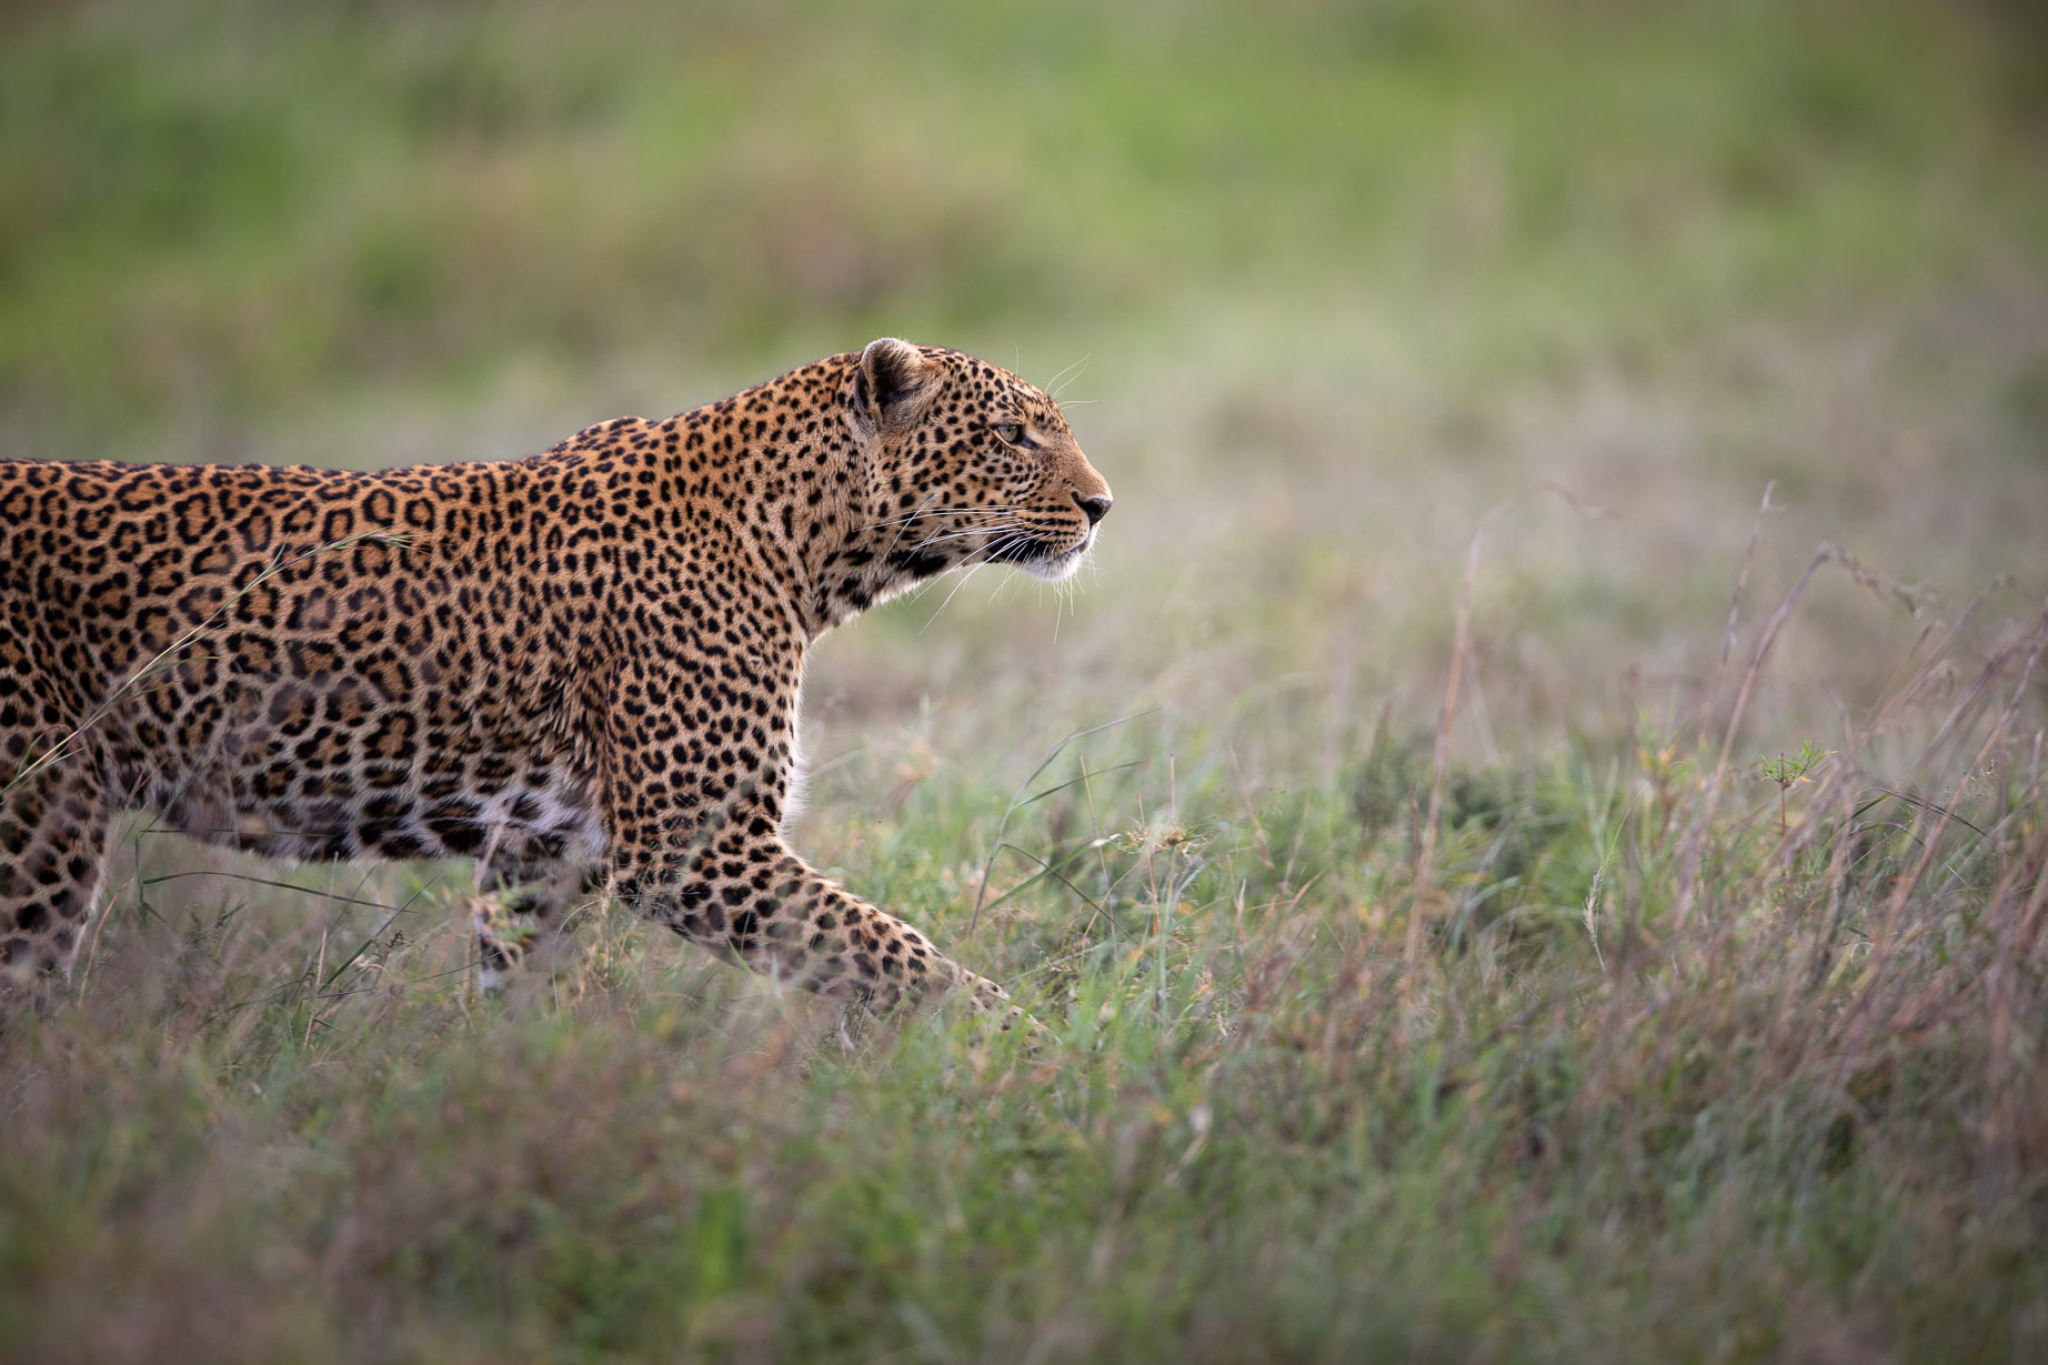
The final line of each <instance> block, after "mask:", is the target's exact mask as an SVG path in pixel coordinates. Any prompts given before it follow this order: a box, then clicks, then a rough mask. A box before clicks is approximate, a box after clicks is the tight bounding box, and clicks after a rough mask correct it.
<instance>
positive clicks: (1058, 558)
mask: <svg viewBox="0 0 2048 1365" xmlns="http://www.w3.org/2000/svg"><path fill="white" fill-rule="evenodd" d="M1094 544H1095V536H1094V533H1093V532H1091V533H1089V536H1088V539H1086V540H1084V541H1082V542H1081V543H1080V544H1079V545H1076V546H1075V547H1074V548H1073V549H1071V550H1068V551H1067V552H1066V553H1064V554H1057V555H1051V556H1049V557H1047V558H1045V559H1028V560H1025V561H1024V562H1023V563H1021V564H1018V565H1016V566H1015V567H1016V568H1019V569H1022V570H1023V571H1024V572H1025V573H1028V574H1030V575H1031V576H1032V577H1033V578H1042V579H1044V580H1045V581H1046V582H1048V583H1058V582H1060V581H1062V580H1063V579H1068V578H1072V577H1073V576H1074V574H1075V572H1076V571H1077V570H1079V569H1080V567H1081V561H1082V560H1084V559H1086V558H1087V557H1088V550H1089V547H1090V546H1092V545H1094Z"/></svg>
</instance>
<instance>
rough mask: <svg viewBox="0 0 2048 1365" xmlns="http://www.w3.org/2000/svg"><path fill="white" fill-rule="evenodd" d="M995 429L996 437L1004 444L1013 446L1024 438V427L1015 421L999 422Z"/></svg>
mask: <svg viewBox="0 0 2048 1365" xmlns="http://www.w3.org/2000/svg"><path fill="white" fill-rule="evenodd" d="M994 431H995V433H996V439H997V440H999V441H1001V442H1002V443H1003V444H1004V445H1012V446H1013V445H1016V444H1017V442H1019V441H1021V440H1023V439H1024V428H1023V427H1021V426H1019V425H1018V424H1017V423H1015V422H998V423H997V424H996V425H995V428H994Z"/></svg>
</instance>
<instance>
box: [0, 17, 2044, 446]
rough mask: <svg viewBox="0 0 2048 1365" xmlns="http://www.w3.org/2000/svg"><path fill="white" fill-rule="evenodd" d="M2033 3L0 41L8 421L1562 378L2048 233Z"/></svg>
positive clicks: (202, 27)
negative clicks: (1449, 316) (1396, 342)
mask: <svg viewBox="0 0 2048 1365" xmlns="http://www.w3.org/2000/svg"><path fill="white" fill-rule="evenodd" d="M2023 11H2024V7H2017V6H2016V7H2013V12H2014V13H2016V14H2017V13H2021V12H2023ZM1995 13H1996V12H1995V11H1992V10H1988V9H1987V10H1972V9H1966V8H1961V7H1952V6H1938V5H1930V4H1907V3H1898V2H1897V0H1883V2H1881V3H1873V4H1866V5H1856V6H1853V7H1849V6H1842V5H1838V4H1830V3H1825V0H1800V2H1799V3H1764V2H1763V0H1752V2H1738V3H1731V4H1721V5H1694V4H1683V3H1675V2H1674V3H1650V4H1627V5H1621V4H1605V3H1591V2H1589V0H1580V2H1577V3H1569V2H1566V0H1553V2H1552V3H1543V4H1489V3H1480V2H1479V0H1445V2H1444V3H1424V2H1423V0H1379V2H1378V3H1364V4H1339V3H1335V2H1334V0H1330V2H1328V3H1325V2H1324V0H1289V2H1288V3H1282V4H1273V5H1266V6H1261V7H1258V8H1257V9H1256V10H1253V9H1251V8H1247V7H1244V6H1237V5H1228V4H1222V3H1201V2H1200V0H1185V2H1176V3H1168V2H1165V0H1160V2H1157V3H1145V4H1134V5H1113V6H1104V5H1092V4H1083V3H1073V2H1071V0H1056V2H1055V3H1031V4H1023V3H1009V2H1007V0H1000V2H999V3H993V4H988V5H976V6H972V7H953V6H924V5H913V4H908V3H889V4H880V5H865V6H859V7H842V6H833V5H825V4H814V5H812V4H801V3H788V2H786V0H785V2H783V3H769V4H755V3H745V4H742V3H730V4H715V3H714V4H705V3H697V4H686V5H666V4H653V3H645V2H644V0H600V2H599V3H592V4H584V5H565V4H509V5H498V4H482V3H477V4H445V5H408V4H390V5H380V4H365V3H342V2H341V0H325V2H323V3H302V4H292V5H285V6H280V5H271V4H263V3H258V2H257V0H211V2H210V3H209V2H205V0H193V2H192V3H179V4H169V5H166V4H158V3H101V4H84V5H79V6H76V7H54V8H48V9H42V10H33V9H32V10H31V11H29V12H28V13H27V14H26V15H25V16H18V17H16V18H15V19H14V20H12V21H11V23H10V24H9V25H8V28H7V31H6V39H5V42H4V47H0V404H4V405H6V406H7V407H8V408H10V409H12V410H13V412H14V413H15V414H16V416H17V417H23V416H26V417H30V418H34V419H36V426H37V427H38V428H39V430H38V431H37V434H38V435H40V436H43V437H45V438H46V439H49V440H51V441H52V442H54V448H52V449H50V450H46V451H39V452H36V453H45V454H66V453H71V449H72V446H71V442H72V441H73V440H75V439H77V438H78V437H81V436H84V435H89V434H93V433H95V432H103V431H104V430H105V429H106V428H107V425H108V424H112V423H120V422H128V421H133V420H136V419H147V418H149V417H151V416H153V415H161V414H162V413H163V412H164V411H166V410H188V411H196V412H200V413H214V414H234V413H237V412H241V411H246V410H257V411H262V410H276V409H279V408H283V407H289V406H290V405H293V404H301V403H304V402H305V401H306V400H307V399H308V398H309V397H311V396H313V395H316V394H320V393H323V392H328V391H333V390H335V389H336V388H338V387H342V386H346V385H350V384H361V383H369V384H372V385H375V384H387V383H401V382H402V383H413V384H417V383H426V384H429V385H431V384H434V383H437V382H440V381H444V380H445V381H452V382H456V383H461V382H463V381H464V380H465V379H468V378H474V377H476V376H478V375H480V374H487V373H490V372H491V371H493V369H494V368H495V367H501V366H503V365H504V364H505V363H506V362H507V361H508V360H509V359H510V358H513V357H517V356H520V355H538V356H543V357H550V358H553V359H554V360H555V361H557V362H559V363H562V364H566V365H568V366H570V367H571V368H575V367H579V366H590V365H595V364H601V363H603V361H604V360H605V359H606V358H607V357H610V356H615V355H617V354H619V353H621V352H624V351H629V350H631V349H632V348H634V347H636V346H643V345H646V344H648V343H649V342H650V341H654V342H657V343H658V344H659V345H660V346H661V347H662V348H663V349H664V350H666V351H668V352H671V353H674V354H678V355H680V356H683V357H685V358H688V357H706V358H712V357H715V358H716V359H717V361H718V362H719V364H720V365H721V366H723V367H728V368H730V367H740V368H744V367H745V366H747V365H748V364H750V363H753V362H755V361H756V360H758V359H759V358H761V357H769V356H773V357H775V358H777V359H788V358H790V357H791V356H793V355H795V356H800V355H803V354H805V353H807V352H806V348H808V350H810V351H815V350H817V349H818V348H819V347H820V346H823V347H825V348H827V349H831V348H835V347H837V346H839V345H844V344H852V342H853V341H854V340H857V339H860V338H864V337H866V336H867V335H869V334H871V333H875V332H878V331H900V332H904V333H907V334H911V335H932V336H937V337H956V336H967V337H977V336H981V335H987V334H990V333H997V332H1000V333H1001V334H1003V335H1013V334H1015V332H1017V331H1018V330H1033V329H1037V330H1043V329H1044V328H1046V327H1048V326H1050V325H1052V324H1054V323H1056V324H1057V325H1058V327H1059V328H1061V329H1062V331H1063V333H1064V334H1068V335H1071V334H1075V333H1085V332H1088V331H1091V330H1100V329H1102V328H1105V327H1111V326H1128V327H1135V328H1137V329H1138V330H1139V331H1141V332H1142V331H1143V330H1145V329H1146V328H1147V327H1152V328H1156V327H1158V326H1159V325H1160V324H1161V323H1164V322H1169V321H1171V320H1174V319H1176V318H1181V319H1184V318H1186V317H1187V316H1188V315H1189V313H1190V311H1194V312H1197V313H1199V311H1200V309H1201V308H1202V306H1203V304H1204V302H1205V301H1211V300H1215V299H1218V298H1230V297H1250V298H1258V299H1262V300H1266V301H1269V302H1270V301H1274V300H1280V301H1283V302H1284V301H1285V300H1287V299H1295V300H1298V301H1300V302H1301V303H1302V304H1303V305H1313V306H1315V307H1318V308H1322V307H1327V306H1328V305H1329V304H1330V302H1331V301H1332V300H1344V299H1350V300H1353V301H1356V302H1358V303H1359V304H1361V305H1382V306H1389V307H1402V308H1414V309H1417V310H1424V311H1427V310H1437V309H1454V310H1466V311H1469V312H1473V313H1476V314H1479V315H1481V316H1483V317H1484V318H1486V319H1489V320H1490V325H1492V326H1493V327H1494V328H1495V331H1496V335H1493V336H1492V337H1491V339H1490V341H1489V343H1488V344H1489V345H1491V346H1493V347H1495V348H1497V350H1498V352H1499V354H1498V356H1497V360H1498V362H1499V363H1504V364H1508V365H1517V366H1520V365H1527V364H1531V363H1538V362H1542V361H1544V360H1545V359H1546V357H1547V358H1548V360H1549V363H1554V362H1555V357H1556V355H1557V353H1558V351H1559V348H1560V347H1562V348H1563V351H1564V353H1565V354H1567V355H1569V354H1570V351H1571V347H1572V346H1573V344H1574V343H1576V344H1578V345H1580V346H1585V345H1598V346H1601V347H1606V348H1620V349H1623V350H1625V349H1626V348H1628V347H1629V346H1631V345H1633V346H1637V347H1640V346H1642V345H1644V344H1648V343H1653V342H1655V341H1657V340H1658V339H1659V338H1660V336H1663V335H1665V334H1667V333H1669V332H1671V331H1673V330H1676V331H1678V332H1680V333H1683V332H1685V331H1686V330H1687V329H1691V328H1696V327H1699V326H1701V325H1703V324H1705V323H1709V322H1711V321H1713V320H1715V319H1717V318H1723V317H1726V316H1728V315H1729V314H1730V313H1732V312H1739V311H1740V310H1743V309H1749V308H1754V307H1755V306H1757V305H1758V304H1759V303H1762V302H1766V301H1768V302H1770V303H1771V304H1772V305H1773V306H1776V307H1791V308H1800V307H1808V308H1825V307H1837V308H1848V307H1853V306H1854V304H1855V302H1856V300H1857V299H1858V297H1859V294H1860V292H1861V291H1863V290H1864V289H1866V288H1867V287H1869V286H1870V285H1871V284H1872V283H1873V282H1874V281H1883V282H1884V283H1885V284H1886V285H1887V286H1888V287H1890V288H1898V287H1901V286H1903V285H1906V284H1908V283H1910V281H1911V280H1912V279H1914V278H1916V277H1941V276H1944V275H1947V274H1952V273H1955V272H1958V271H1964V270H1972V269H1981V268H1982V267H1983V266H1984V265H1985V263H1986V261H1987V259H1988V258H1993V257H1996V256H1997V255H1998V254H1999V253H2000V252H2007V253H2010V252H2012V251H2014V250H2016V249H2017V248H2016V246H2015V243H2018V242H2022V241H2026V240H2029V238H2028V234H2029V233H2036V234H2038V235H2036V236H2035V237H2034V238H2033V240H2041V239H2043V238H2048V192H2044V191H2043V190H2042V188H2041V181H2042V177H2039V176H2034V177H2032V183H2031V184H2028V183H2026V179H2025V177H2024V176H2023V175H2022V174H2021V173H2020V171H2019V169H2018V168H2019V167H2020V166H2021V165H2022V164H2025V165H2027V166H2029V167H2032V166H2033V164H2034V163H2033V160H2032V158H2033V155H2034V153H2033V150H2032V149H2031V148H2030V146H2029V143H2028V139H2029V136H2030V133H2029V129H2030V127H2031V125H2030V124H2029V123H2028V122H2027V120H2026V119H2025V117H2023V114H2024V104H2023V102H2022V99H2021V97H2020V96H2018V95H2015V94H2013V93H2012V92H2013V90H2014V85H2013V83H2012V82H2002V81H2000V80H1997V79H1994V78H1993V77H1994V74H1995V72H1996V70H1997V69H1999V67H1998V64H1999V62H2000V61H2002V60H2003V53H2004V46H2003V43H2004V35H2005V33H2006V32H2007V31H2008V27H2009V25H2011V24H2015V23H2022V22H2023V21H2019V20H2010V21H2007V25H2008V27H2001V26H2000V24H1999V22H1998V21H1997V20H1996V19H1995V18H1993V17H1990V16H1992V15H1994V14H1995ZM1902 82H1904V83H1905V85H1906V88H1905V89H1904V90H1902ZM1589 318H1590V319H1592V320H1593V322H1591V323H1589V322H1588V321H1587V319H1589ZM44 423H47V424H48V426H47V430H41V429H40V428H42V426H43V424H44ZM17 425H19V423H18V424H17Z"/></svg>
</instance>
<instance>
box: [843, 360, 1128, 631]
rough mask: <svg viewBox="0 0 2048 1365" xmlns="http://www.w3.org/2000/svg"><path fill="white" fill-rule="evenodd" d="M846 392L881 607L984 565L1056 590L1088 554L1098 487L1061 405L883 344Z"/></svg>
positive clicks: (1104, 497)
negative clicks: (919, 585)
mask: <svg viewBox="0 0 2048 1365" xmlns="http://www.w3.org/2000/svg"><path fill="white" fill-rule="evenodd" d="M844 392H845V401H846V422H847V425H848V427H849V428H850V429H851V430H852V433H853V437H854V442H855V447H856V449H857V450H858V451H859V453H860V457H861V458H862V460H863V462H864V464H865V468H866V473H867V486H868V506H869V510H870V513H871V515H870V516H869V517H868V519H867V524H866V525H865V526H863V527H862V531H861V534H862V536H863V537H864V538H865V540H866V542H867V543H866V544H865V545H864V546H863V548H864V549H866V550H867V551H869V552H870V553H871V554H872V555H873V560H872V561H871V562H872V563H873V564H874V566H875V569H876V571H877V577H878V579H879V580H880V581H878V582H877V583H876V584H875V586H876V588H877V590H878V595H885V594H887V593H889V592H894V591H900V590H901V589H902V588H904V587H908V586H909V585H910V584H912V583H915V582H917V581H919V580H921V579H925V578H929V577H931V576H932V575H934V574H939V573H944V572H945V571H946V570H948V569H952V568H958V567H962V566H966V565H975V564H984V563H989V564H1008V565H1012V566H1014V567H1016V568H1019V569H1022V570H1023V571H1024V572H1026V573H1029V574H1033V575H1035V576H1036V577H1039V578H1043V579H1046V580H1048V581H1053V582H1057V581H1059V580H1060V579H1064V578H1067V577H1069V576H1071V575H1072V574H1073V573H1074V571H1075V570H1076V569H1078V568H1079V567H1080V566H1081V563H1082V561H1083V559H1085V558H1086V557H1087V554H1088V552H1089V550H1090V549H1092V548H1093V547H1094V544H1095V533H1096V528H1097V524H1098V523H1099V522H1100V521H1101V520H1102V518H1103V515H1104V514H1105V513H1107V512H1108V511H1109V507H1110V492H1109V484H1108V482H1107V481H1105V480H1104V479H1103V477H1102V475H1100V474H1098V473H1096V472H1095V468H1094V466H1092V465H1090V464H1089V463H1088V457H1087V456H1086V455H1083V454H1082V453H1081V447H1080V445H1079V444H1078V443H1077V442H1076V441H1075V440H1074V433H1073V432H1072V431H1070V430H1069V429H1068V427H1067V422H1066V419H1065V418H1064V417H1062V416H1061V415H1060V409H1059V404H1057V403H1055V402H1054V401H1053V400H1052V399H1051V398H1049V397H1047V396H1046V395H1045V394H1044V393H1042V392H1041V391H1039V390H1038V389H1036V388H1034V387H1032V386H1031V385H1030V384H1027V383H1025V382H1024V381H1023V380H1021V379H1019V378H1017V376H1015V375H1013V374H1011V373H1009V372H1008V371H1007V370H1000V369H997V368H996V367H995V366H993V365H990V364H989V363H987V362H986V361H982V360H976V359H975V358H974V357H973V356H969V355H963V354H961V353H960V352H958V351H949V350H945V349H943V348H940V347H936V346H913V345H912V344H910V343H909V342H907V341H898V340H896V339H895V338H894V337H883V338H881V339H880V340H878V341H873V342H870V343H869V344H868V346H867V348H866V349H865V350H863V351H862V352H861V353H860V356H859V359H858V360H857V361H856V362H855V363H854V364H853V365H852V366H851V367H850V374H849V377H848V380H847V383H846V385H845V391H844Z"/></svg>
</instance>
